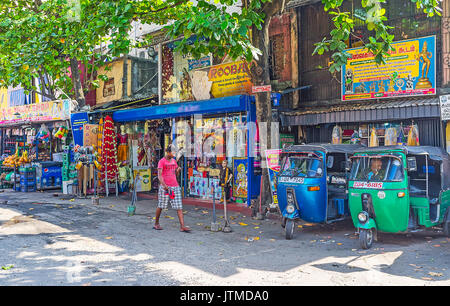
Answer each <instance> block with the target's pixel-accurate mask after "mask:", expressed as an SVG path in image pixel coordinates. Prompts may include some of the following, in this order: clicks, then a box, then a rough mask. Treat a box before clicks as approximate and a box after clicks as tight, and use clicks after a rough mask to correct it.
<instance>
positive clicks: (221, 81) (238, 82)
mask: <svg viewBox="0 0 450 306" xmlns="http://www.w3.org/2000/svg"><path fill="white" fill-rule="evenodd" d="M208 77H209V81H210V82H212V86H211V95H212V96H213V98H222V97H227V96H234V95H240V94H251V92H252V82H251V77H250V72H249V67H248V64H247V63H246V62H245V61H240V62H234V63H228V64H223V65H218V66H212V67H210V68H209V73H208Z"/></svg>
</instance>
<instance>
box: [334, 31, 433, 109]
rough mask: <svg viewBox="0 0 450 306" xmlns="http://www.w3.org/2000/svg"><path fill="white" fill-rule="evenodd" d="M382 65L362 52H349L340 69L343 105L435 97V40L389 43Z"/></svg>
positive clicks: (355, 50) (423, 38) (425, 38)
mask: <svg viewBox="0 0 450 306" xmlns="http://www.w3.org/2000/svg"><path fill="white" fill-rule="evenodd" d="M392 47H393V48H394V50H393V51H390V52H389V54H390V56H389V57H388V58H387V59H386V64H385V65H379V66H378V65H377V64H376V63H375V56H374V54H373V53H371V52H369V51H367V49H365V48H353V49H348V50H346V51H345V52H347V53H348V54H349V55H350V58H349V59H348V60H347V64H346V65H344V66H342V76H341V77H342V87H341V90H342V95H341V98H342V101H349V100H368V99H383V98H397V97H410V96H426V95H435V94H436V56H437V54H436V36H428V37H422V38H417V39H408V40H403V41H398V42H394V43H392Z"/></svg>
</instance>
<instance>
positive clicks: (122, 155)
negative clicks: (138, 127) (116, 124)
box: [117, 125, 128, 162]
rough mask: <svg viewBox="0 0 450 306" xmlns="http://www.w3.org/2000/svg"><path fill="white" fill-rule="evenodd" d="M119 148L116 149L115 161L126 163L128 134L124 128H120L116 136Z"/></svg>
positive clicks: (122, 126)
mask: <svg viewBox="0 0 450 306" xmlns="http://www.w3.org/2000/svg"><path fill="white" fill-rule="evenodd" d="M117 138H118V143H119V146H118V148H117V160H118V161H119V162H123V161H128V134H127V133H126V131H125V126H124V125H121V126H120V134H119V135H118V136H117Z"/></svg>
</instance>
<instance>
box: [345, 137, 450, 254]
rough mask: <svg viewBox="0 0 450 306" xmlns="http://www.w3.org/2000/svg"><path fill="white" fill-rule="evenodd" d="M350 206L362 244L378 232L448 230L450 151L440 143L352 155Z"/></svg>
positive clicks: (446, 233) (376, 148)
mask: <svg viewBox="0 0 450 306" xmlns="http://www.w3.org/2000/svg"><path fill="white" fill-rule="evenodd" d="M351 161H352V165H351V172H350V179H349V185H348V186H349V190H348V192H349V209H350V214H351V216H352V220H353V224H354V225H355V227H356V228H357V229H358V231H359V241H360V244H361V247H362V248H363V249H368V248H370V247H371V245H372V243H373V240H377V232H378V231H380V232H387V233H405V232H414V231H418V230H421V229H425V228H430V227H434V226H442V228H443V231H444V234H445V235H447V236H448V235H449V231H450V227H449V226H450V190H449V189H450V156H449V154H448V153H447V152H446V151H445V150H443V149H441V148H438V147H428V146H389V147H373V148H365V149H364V150H360V151H357V152H355V154H354V155H353V157H352V158H351Z"/></svg>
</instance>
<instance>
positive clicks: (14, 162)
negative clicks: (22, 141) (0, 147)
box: [2, 151, 31, 168]
mask: <svg viewBox="0 0 450 306" xmlns="http://www.w3.org/2000/svg"><path fill="white" fill-rule="evenodd" d="M29 163H31V159H30V158H29V157H28V151H23V152H22V156H20V157H19V154H18V152H17V153H16V154H14V155H10V156H8V157H6V158H5V159H4V160H3V164H2V165H3V166H5V167H11V168H14V167H19V166H22V165H25V164H29Z"/></svg>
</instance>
